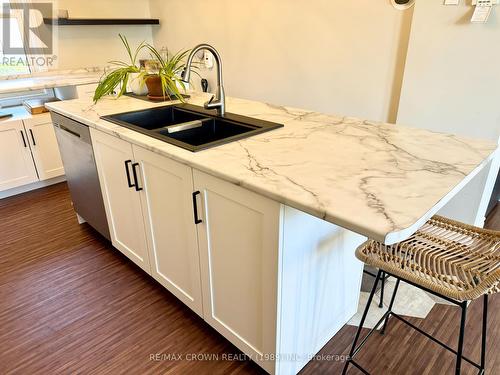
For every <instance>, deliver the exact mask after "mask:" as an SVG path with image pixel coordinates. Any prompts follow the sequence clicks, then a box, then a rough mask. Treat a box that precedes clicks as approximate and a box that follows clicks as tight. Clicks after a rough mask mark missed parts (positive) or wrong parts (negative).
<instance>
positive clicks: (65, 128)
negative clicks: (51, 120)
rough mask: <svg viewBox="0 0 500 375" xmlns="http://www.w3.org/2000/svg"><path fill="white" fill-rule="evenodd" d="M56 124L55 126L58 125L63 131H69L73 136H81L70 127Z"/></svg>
mask: <svg viewBox="0 0 500 375" xmlns="http://www.w3.org/2000/svg"><path fill="white" fill-rule="evenodd" d="M56 125H57V126H58V127H59V128H60V129H61V130H63V131H65V132H66V133H69V134H71V135H73V136H75V137H78V138H81V135H80V134H78V133H77V132H75V131H73V130H71V129H69V128H67V127H66V126H64V125H61V124H56Z"/></svg>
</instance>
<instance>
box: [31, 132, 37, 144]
mask: <svg viewBox="0 0 500 375" xmlns="http://www.w3.org/2000/svg"><path fill="white" fill-rule="evenodd" d="M30 134H31V140H32V141H33V146H36V142H35V136H34V135H33V130H31V129H30Z"/></svg>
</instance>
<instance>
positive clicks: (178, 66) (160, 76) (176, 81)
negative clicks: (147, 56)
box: [143, 44, 197, 102]
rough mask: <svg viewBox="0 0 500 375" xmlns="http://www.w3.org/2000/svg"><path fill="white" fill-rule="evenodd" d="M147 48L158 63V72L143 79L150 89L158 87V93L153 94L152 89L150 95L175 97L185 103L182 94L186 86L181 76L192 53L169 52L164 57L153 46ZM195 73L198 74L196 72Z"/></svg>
mask: <svg viewBox="0 0 500 375" xmlns="http://www.w3.org/2000/svg"><path fill="white" fill-rule="evenodd" d="M146 48H147V49H148V50H149V51H150V53H151V55H152V57H153V59H154V60H156V61H157V62H158V72H155V73H152V74H145V75H144V78H143V79H144V81H145V82H146V84H148V88H150V87H153V86H154V85H155V84H156V85H158V89H157V91H158V92H157V93H153V92H152V90H151V89H150V91H149V93H150V95H153V96H154V95H158V96H163V97H164V98H169V99H174V98H173V97H175V98H176V99H178V100H180V101H182V102H184V101H185V100H184V97H183V96H182V92H185V91H186V85H185V83H184V81H182V79H181V75H182V71H183V70H184V66H185V63H184V60H185V58H186V56H187V55H188V54H189V52H191V51H190V50H184V51H179V52H177V53H174V54H170V53H169V52H168V50H167V51H166V52H165V55H162V53H160V52H158V50H157V49H156V48H155V47H153V46H152V45H151V44H146ZM194 73H195V74H197V72H196V71H194ZM155 81H156V82H155ZM158 81H159V83H158ZM160 86H161V87H160Z"/></svg>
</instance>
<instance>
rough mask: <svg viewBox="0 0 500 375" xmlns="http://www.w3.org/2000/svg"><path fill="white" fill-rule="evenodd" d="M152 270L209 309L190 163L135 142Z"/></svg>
mask: <svg viewBox="0 0 500 375" xmlns="http://www.w3.org/2000/svg"><path fill="white" fill-rule="evenodd" d="M134 157H135V160H136V161H137V162H138V163H139V165H140V167H141V173H142V180H143V183H144V191H143V192H141V201H142V208H143V212H144V219H145V224H146V234H147V240H148V247H149V254H150V259H151V275H152V276H153V277H154V278H155V279H156V280H157V281H158V282H160V283H161V284H162V285H163V286H164V287H165V288H167V289H168V290H169V291H170V292H171V293H172V294H174V295H175V296H176V297H177V298H179V299H180V300H181V301H182V302H184V303H185V304H186V305H187V306H189V307H190V308H191V309H192V310H193V311H195V312H196V313H197V314H198V315H200V316H202V315H203V305H202V297H201V280H200V259H199V253H198V241H197V234H196V225H195V223H194V216H193V201H192V197H193V195H192V193H193V174H192V170H191V168H190V167H188V166H186V165H184V164H180V163H177V162H175V161H173V160H170V159H167V158H165V157H162V156H160V155H158V154H155V153H153V152H151V151H147V150H145V149H143V148H140V147H136V146H134Z"/></svg>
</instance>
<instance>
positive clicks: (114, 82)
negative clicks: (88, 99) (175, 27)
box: [94, 34, 147, 102]
mask: <svg viewBox="0 0 500 375" xmlns="http://www.w3.org/2000/svg"><path fill="white" fill-rule="evenodd" d="M118 36H119V37H120V39H121V41H122V43H123V45H124V46H125V49H126V50H127V54H128V57H129V59H130V61H129V62H124V61H119V60H113V61H110V62H109V64H111V65H113V66H115V67H116V68H115V69H113V70H111V72H109V73H106V72H105V73H104V74H103V76H102V77H101V79H100V81H99V84H98V85H97V88H96V90H95V93H94V102H97V101H98V100H99V99H101V98H102V97H103V96H105V95H108V94H111V93H113V92H114V91H115V89H116V87H118V86H119V85H120V84H121V88H120V91H119V92H118V95H117V97H120V96H122V95H123V94H124V93H125V91H126V90H127V82H128V79H129V74H130V73H140V71H141V70H140V68H139V67H138V66H137V57H138V55H139V53H140V52H141V50H142V49H143V48H145V47H146V45H147V43H146V42H142V43H141V44H139V46H138V47H137V48H136V49H135V51H134V52H133V53H132V49H131V48H130V44H129V42H128V40H127V38H126V37H125V36H124V35H122V34H118Z"/></svg>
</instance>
